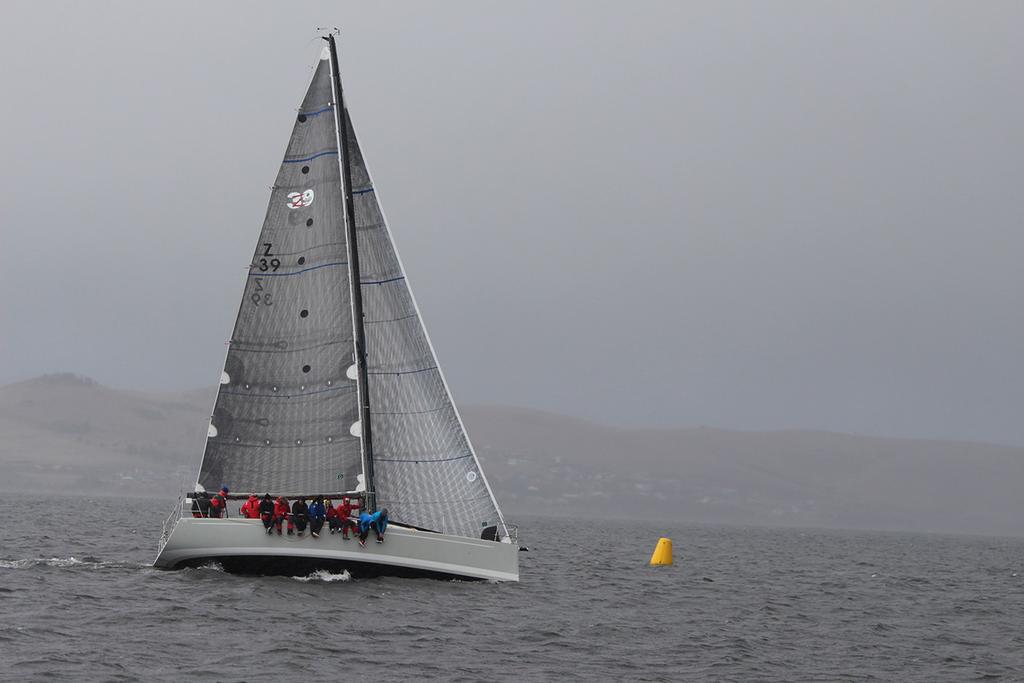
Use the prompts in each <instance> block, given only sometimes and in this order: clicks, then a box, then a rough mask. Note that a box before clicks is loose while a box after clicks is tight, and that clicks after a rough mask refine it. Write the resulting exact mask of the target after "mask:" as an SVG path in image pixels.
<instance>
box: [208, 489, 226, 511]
mask: <svg viewBox="0 0 1024 683" xmlns="http://www.w3.org/2000/svg"><path fill="white" fill-rule="evenodd" d="M210 516H211V517H216V518H218V519H219V518H220V517H227V516H228V487H227V486H226V485H225V486H221V487H220V491H219V492H218V493H217V494H216V495H215V496H214V497H213V498H211V499H210Z"/></svg>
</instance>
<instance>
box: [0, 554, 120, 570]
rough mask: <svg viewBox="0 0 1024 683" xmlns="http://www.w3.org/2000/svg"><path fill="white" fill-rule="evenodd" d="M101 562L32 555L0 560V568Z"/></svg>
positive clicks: (95, 563) (99, 564)
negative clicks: (23, 557) (24, 557)
mask: <svg viewBox="0 0 1024 683" xmlns="http://www.w3.org/2000/svg"><path fill="white" fill-rule="evenodd" d="M104 564H105V563H103V562H96V561H89V562H87V561H85V560H79V559H77V558H74V557H49V558H47V557H34V558H26V559H22V560H0V569H29V568H31V567H39V566H44V567H76V566H79V565H89V566H95V567H99V566H102V565H104Z"/></svg>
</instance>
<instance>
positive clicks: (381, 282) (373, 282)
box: [359, 275, 405, 285]
mask: <svg viewBox="0 0 1024 683" xmlns="http://www.w3.org/2000/svg"><path fill="white" fill-rule="evenodd" d="M404 279H405V276H404V275H399V276H398V277H393V278H388V279H387V280H360V281H359V284H361V285H384V284H387V283H389V282H398V281H399V280H404Z"/></svg>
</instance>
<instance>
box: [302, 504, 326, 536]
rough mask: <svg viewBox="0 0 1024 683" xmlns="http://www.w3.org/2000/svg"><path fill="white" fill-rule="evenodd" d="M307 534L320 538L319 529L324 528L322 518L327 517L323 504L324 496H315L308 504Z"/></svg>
mask: <svg viewBox="0 0 1024 683" xmlns="http://www.w3.org/2000/svg"><path fill="white" fill-rule="evenodd" d="M307 514H309V534H310V535H311V536H312V537H313V538H320V530H321V529H323V528H324V520H326V519H327V508H326V507H325V506H324V497H323V496H317V497H316V498H315V499H314V500H313V502H312V503H310V504H309V512H308V513H307Z"/></svg>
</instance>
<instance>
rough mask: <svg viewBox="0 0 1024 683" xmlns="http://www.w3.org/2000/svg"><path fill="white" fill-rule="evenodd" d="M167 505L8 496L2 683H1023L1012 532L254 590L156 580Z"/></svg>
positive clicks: (790, 543) (762, 541) (701, 531)
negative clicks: (507, 580) (479, 578)
mask: <svg viewBox="0 0 1024 683" xmlns="http://www.w3.org/2000/svg"><path fill="white" fill-rule="evenodd" d="M170 508H171V502H170V501H167V502H163V501H161V502H160V503H159V504H157V505H155V506H154V505H151V504H147V503H145V502H143V501H124V500H116V501H115V500H113V499H102V498H97V499H91V500H90V499H85V498H82V499H71V500H66V499H65V500H40V499H38V498H28V497H23V496H13V497H11V496H8V497H6V498H5V499H4V501H3V502H2V503H0V515H2V519H3V520H4V523H3V526H2V531H0V614H2V615H3V617H2V619H0V679H2V680H11V681H20V680H69V681H71V680H73V681H78V680H123V681H135V680H196V681H204V682H212V681H238V680H247V681H255V680H264V681H273V682H274V683H277V682H282V683H283V682H285V681H295V680H303V681H309V680H314V679H312V678H310V676H316V677H317V679H316V680H318V681H336V680H343V679H346V680H347V679H353V680H363V681H390V680H409V679H414V678H416V679H441V680H465V681H479V680H527V681H549V680H560V679H580V680H714V681H719V680H726V681H727V680H737V681H739V680H742V681H747V680H757V681H810V680H813V681H822V680H893V681H895V680H915V681H930V680H950V681H967V680H982V679H985V680H1024V631H1022V628H1021V626H1022V615H1024V591H1022V588H1024V578H1022V575H1024V539H1004V538H980V537H964V536H932V535H927V536H926V535H917V534H883V533H874V532H838V531H807V530H791V529H752V528H716V527H699V526H675V527H657V526H654V525H652V524H650V523H621V522H611V523H608V522H599V521H570V520H554V519H551V520H549V519H528V520H525V521H524V522H523V523H522V524H521V526H522V532H521V533H522V541H523V542H524V543H526V544H528V545H529V546H530V547H531V549H532V552H529V553H521V554H520V560H521V570H522V582H521V583H519V584H518V585H516V584H493V583H471V582H461V581H434V580H428V579H368V580H347V578H346V577H345V576H338V575H328V574H323V575H314V576H311V577H299V578H286V577H278V578H252V577H239V576H232V575H229V574H225V573H223V572H221V571H218V570H216V569H214V568H208V569H196V570H184V571H179V572H166V571H158V570H154V569H152V568H150V567H149V566H147V565H148V563H150V562H152V560H153V557H154V555H155V553H156V542H157V538H158V536H159V534H160V525H161V522H162V520H163V517H164V516H165V515H166V514H167V512H168V511H169V510H170ZM520 521H522V520H520ZM661 535H667V536H670V537H671V538H672V539H673V541H674V543H675V551H676V565H675V566H673V567H663V568H651V567H648V566H647V565H646V563H647V560H648V558H649V557H650V553H651V551H652V549H653V548H654V545H655V543H656V541H657V539H658V537H659V536H661ZM322 540H323V542H325V543H330V542H332V541H334V542H340V541H336V540H335V539H333V538H332V537H330V536H324V537H323V539H322Z"/></svg>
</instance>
